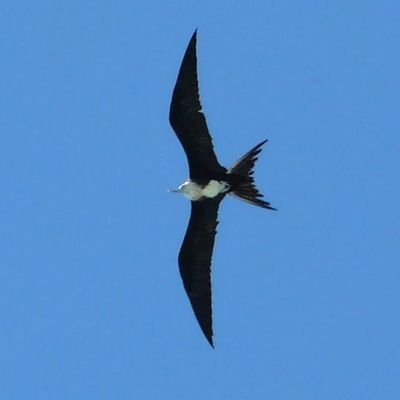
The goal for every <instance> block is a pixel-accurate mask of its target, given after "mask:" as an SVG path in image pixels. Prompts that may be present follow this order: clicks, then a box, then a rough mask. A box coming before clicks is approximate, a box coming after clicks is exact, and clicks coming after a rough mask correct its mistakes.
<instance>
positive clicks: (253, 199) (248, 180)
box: [228, 140, 276, 210]
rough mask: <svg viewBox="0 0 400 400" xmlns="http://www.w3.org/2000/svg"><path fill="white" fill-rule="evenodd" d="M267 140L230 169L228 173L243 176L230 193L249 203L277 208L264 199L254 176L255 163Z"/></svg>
mask: <svg viewBox="0 0 400 400" xmlns="http://www.w3.org/2000/svg"><path fill="white" fill-rule="evenodd" d="M266 142H267V140H264V141H262V142H261V143H259V144H258V145H257V146H255V147H253V148H252V149H251V150H250V151H248V152H247V153H246V154H245V155H244V156H243V157H242V158H240V160H239V161H237V162H236V164H235V165H234V166H233V167H232V168H231V169H230V170H229V171H228V173H230V174H233V175H239V176H240V177H241V178H242V182H241V183H240V184H239V185H238V186H237V187H235V188H234V189H233V190H232V191H231V192H230V194H231V195H233V196H236V197H238V198H240V199H241V200H244V201H247V202H248V203H251V204H254V205H255V206H258V207H262V208H267V209H269V210H276V208H274V207H272V206H271V205H270V203H269V202H268V201H265V200H263V199H262V197H264V196H263V194H262V193H260V192H259V191H258V189H257V187H256V184H255V182H254V178H253V174H254V166H255V163H256V161H257V160H258V155H259V154H260V153H261V151H262V146H263V144H264V143H266ZM243 178H244V180H243Z"/></svg>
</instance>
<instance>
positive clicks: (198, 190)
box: [169, 31, 274, 346]
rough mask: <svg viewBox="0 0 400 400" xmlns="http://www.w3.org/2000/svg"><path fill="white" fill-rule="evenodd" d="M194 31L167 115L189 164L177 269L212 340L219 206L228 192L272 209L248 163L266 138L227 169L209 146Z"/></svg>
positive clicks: (200, 322) (250, 162)
mask: <svg viewBox="0 0 400 400" xmlns="http://www.w3.org/2000/svg"><path fill="white" fill-rule="evenodd" d="M196 39H197V31H195V32H194V34H193V36H192V38H191V40H190V42H189V45H188V47H187V49H186V52H185V55H184V57H183V60H182V64H181V67H180V70H179V74H178V79H177V82H176V84H175V88H174V91H173V95H172V101H171V107H170V114H169V119H170V123H171V126H172V127H173V129H174V131H175V133H176V135H177V137H178V139H179V141H180V142H181V144H182V146H183V148H184V150H185V153H186V156H187V159H188V164H189V175H190V179H189V180H187V181H186V182H184V183H183V184H182V185H180V186H179V188H178V189H177V190H175V192H180V193H182V194H183V195H184V196H185V197H187V198H188V199H189V200H191V204H192V211H191V216H190V220H189V225H188V228H187V231H186V234H185V238H184V240H183V243H182V246H181V250H180V252H179V257H178V261H179V269H180V273H181V277H182V280H183V284H184V287H185V290H186V293H187V294H188V296H189V299H190V302H191V304H192V308H193V311H194V313H195V315H196V318H197V320H198V322H199V324H200V327H201V329H202V331H203V333H204V334H205V336H206V338H207V340H208V342H209V343H210V344H211V346H213V338H212V336H213V331H212V307H211V259H212V252H213V247H214V240H215V234H216V228H217V225H218V208H219V204H220V203H221V201H222V200H223V199H224V197H225V196H226V195H227V194H231V195H233V196H236V197H238V198H240V199H241V200H244V201H247V202H249V203H251V204H254V205H256V206H259V207H262V208H266V209H271V210H274V208H273V207H271V206H270V204H269V203H268V202H267V201H265V200H263V199H262V197H263V195H262V194H261V193H260V192H259V191H258V189H257V188H256V186H255V183H254V178H253V176H252V175H253V172H254V171H253V168H254V165H255V162H256V161H257V158H258V154H259V153H260V152H261V150H262V145H263V144H264V143H265V142H266V140H264V141H262V142H261V143H259V144H258V145H257V146H255V147H253V148H252V149H251V150H250V151H248V152H247V153H246V154H245V155H244V156H243V157H242V158H240V159H239V161H237V162H236V164H235V165H234V166H233V167H232V168H230V169H227V168H225V167H223V166H222V165H220V163H219V162H218V160H217V157H216V155H215V152H214V148H213V143H212V138H211V136H210V134H209V132H208V128H207V123H206V119H205V117H204V114H203V112H202V108H201V103H200V97H199V91H198V77H197V56H196Z"/></svg>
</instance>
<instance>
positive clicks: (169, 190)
mask: <svg viewBox="0 0 400 400" xmlns="http://www.w3.org/2000/svg"><path fill="white" fill-rule="evenodd" d="M167 192H168V193H179V192H180V190H179V189H168V190H167Z"/></svg>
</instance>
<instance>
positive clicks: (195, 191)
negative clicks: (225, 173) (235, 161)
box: [178, 179, 230, 201]
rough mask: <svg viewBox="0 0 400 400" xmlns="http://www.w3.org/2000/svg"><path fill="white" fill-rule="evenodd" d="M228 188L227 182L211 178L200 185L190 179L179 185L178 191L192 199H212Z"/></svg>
mask: <svg viewBox="0 0 400 400" xmlns="http://www.w3.org/2000/svg"><path fill="white" fill-rule="evenodd" d="M229 189H230V186H229V184H228V183H227V182H224V181H220V182H219V181H216V180H214V179H211V180H210V181H209V182H208V183H207V184H206V185H200V184H198V183H196V182H193V181H191V180H190V179H189V180H187V181H186V182H184V183H182V185H180V186H179V188H178V191H179V192H181V193H182V194H183V195H184V196H185V197H186V198H188V199H189V200H192V201H199V200H201V199H203V200H204V199H213V198H214V197H216V196H218V195H219V194H222V193H226V192H227V191H228V190H229Z"/></svg>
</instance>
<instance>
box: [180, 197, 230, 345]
mask: <svg viewBox="0 0 400 400" xmlns="http://www.w3.org/2000/svg"><path fill="white" fill-rule="evenodd" d="M223 197H224V195H219V196H217V197H215V198H213V199H206V200H200V201H192V212H191V215H190V221H189V226H188V228H187V231H186V235H185V238H184V240H183V243H182V247H181V250H180V252H179V270H180V273H181V277H182V280H183V285H184V287H185V290H186V293H187V295H188V296H189V300H190V303H191V304H192V308H193V311H194V314H195V316H196V318H197V321H198V323H199V325H200V327H201V329H202V331H203V333H204V335H205V336H206V338H207V340H208V342H209V343H210V344H211V346H213V339H212V336H213V330H212V304H211V259H212V253H213V248H214V240H215V234H216V232H217V231H216V228H217V225H218V220H217V219H218V207H219V204H220V202H221V200H222V199H223Z"/></svg>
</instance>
